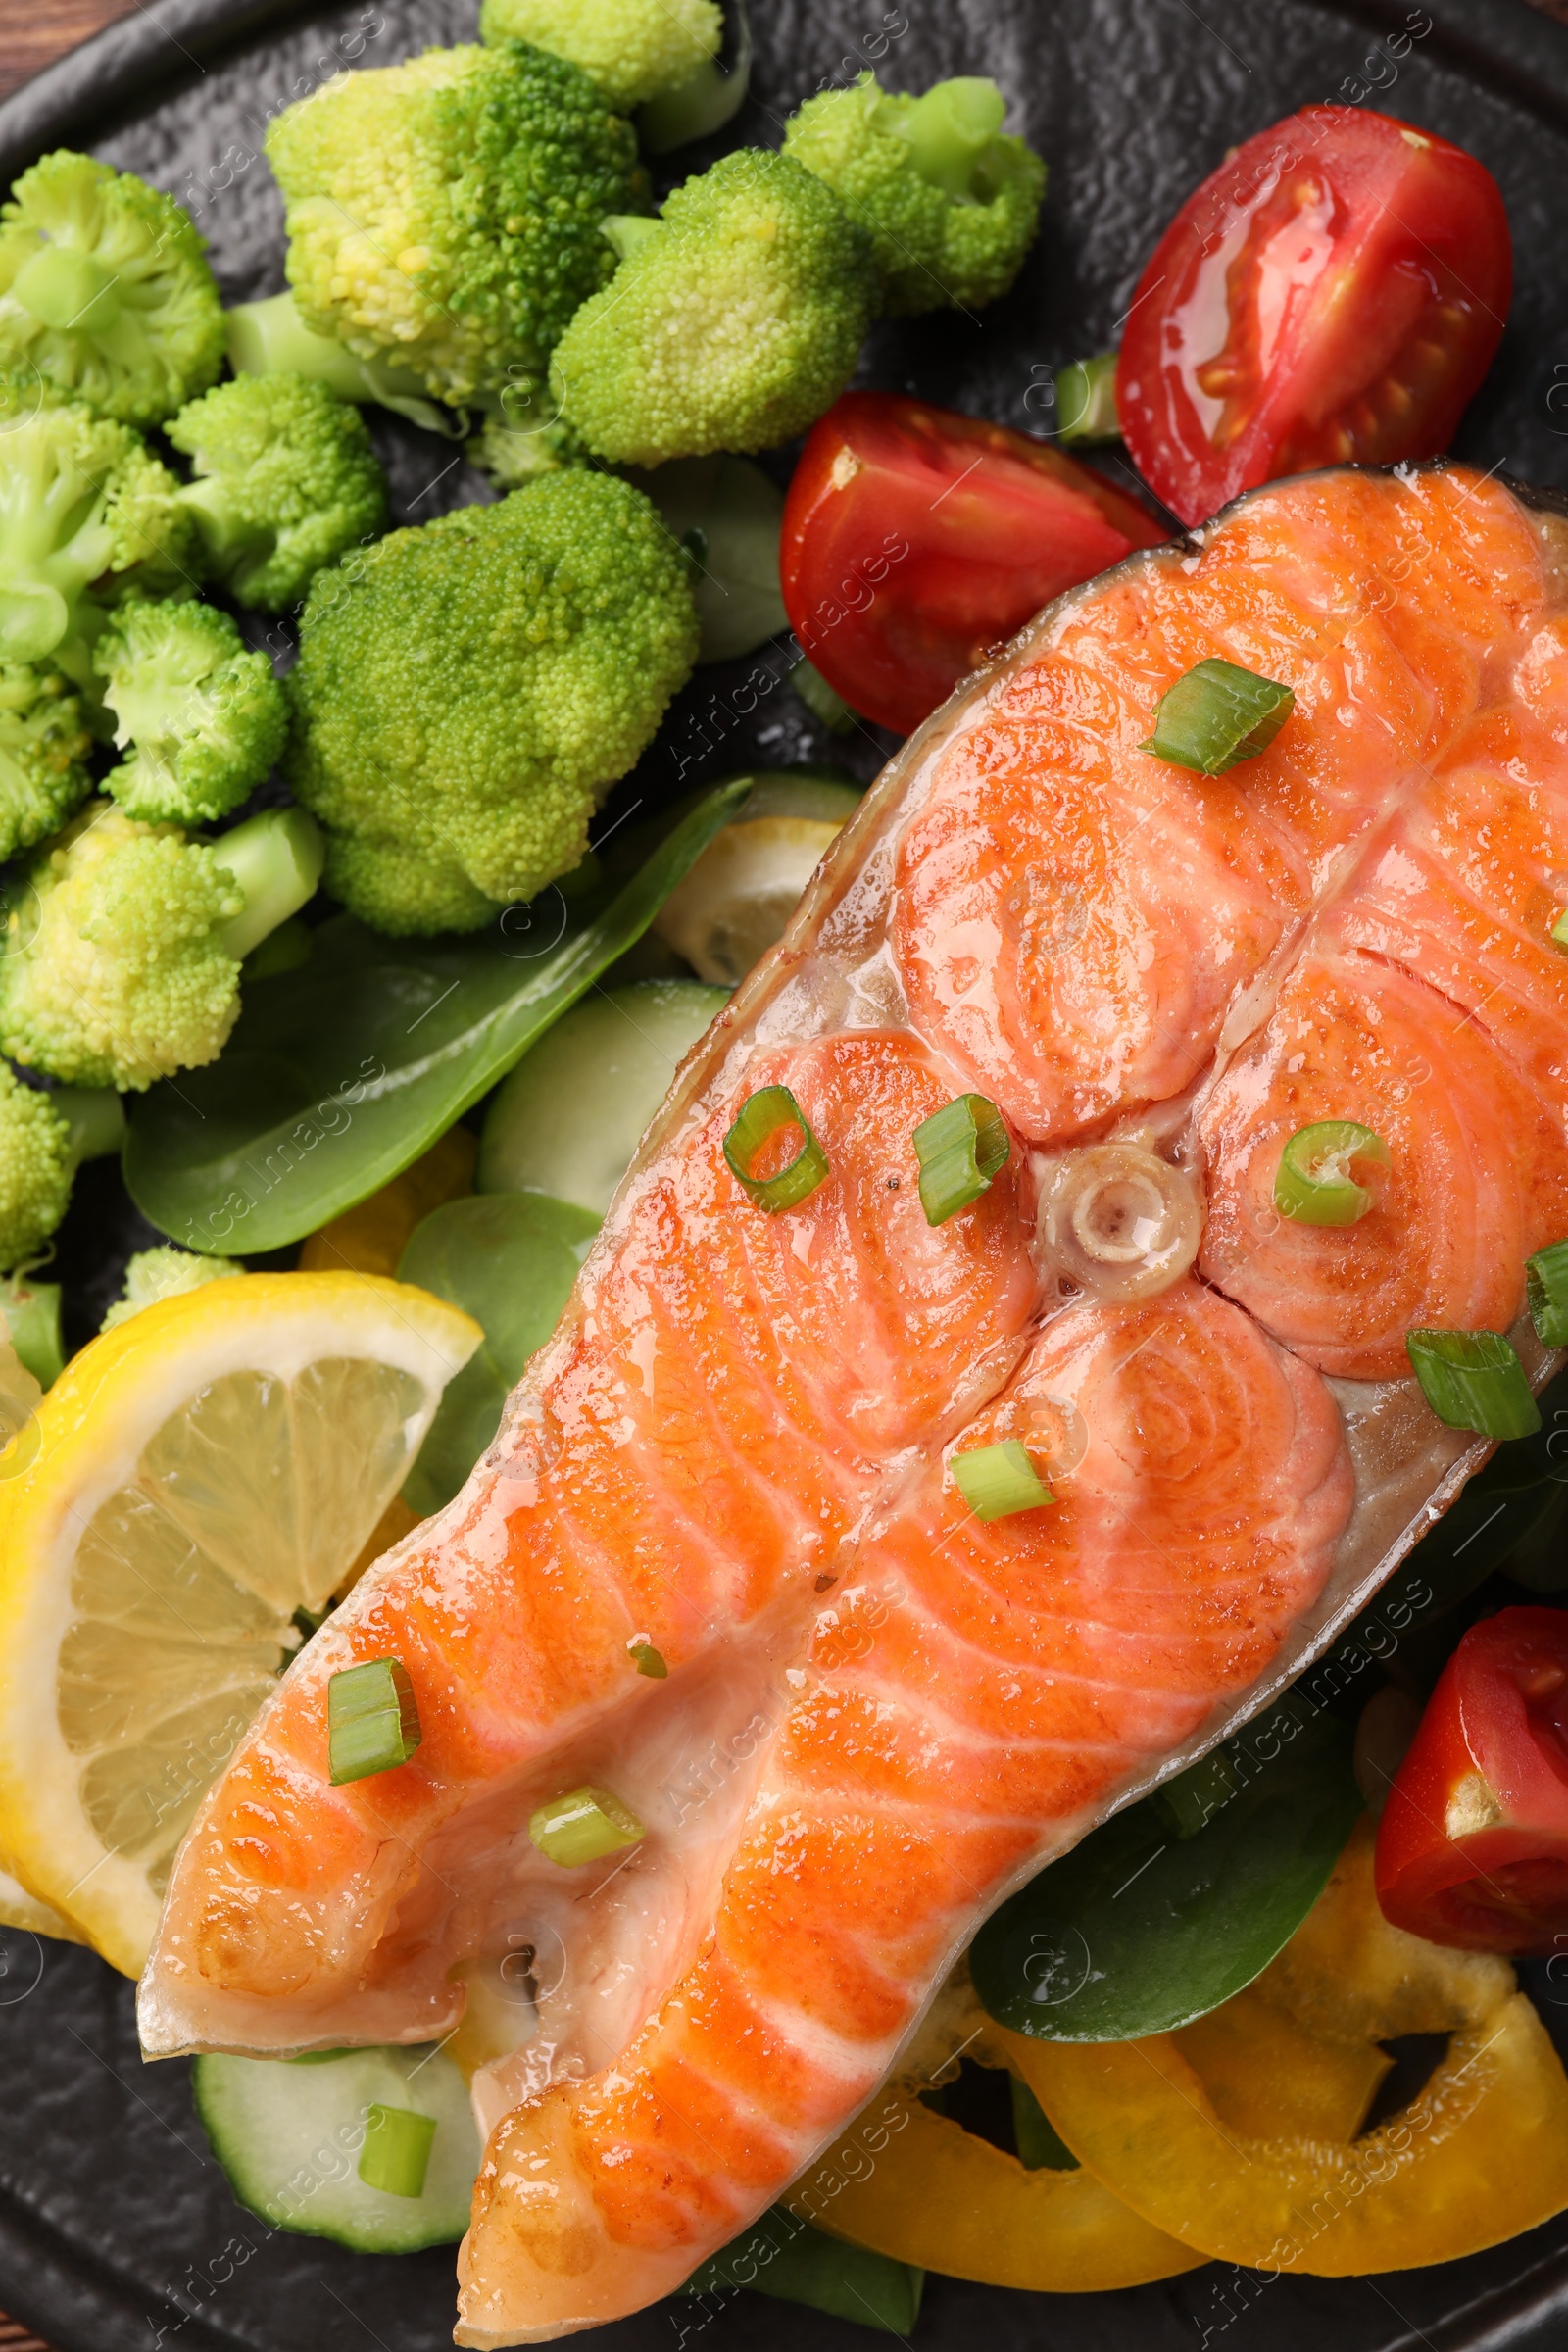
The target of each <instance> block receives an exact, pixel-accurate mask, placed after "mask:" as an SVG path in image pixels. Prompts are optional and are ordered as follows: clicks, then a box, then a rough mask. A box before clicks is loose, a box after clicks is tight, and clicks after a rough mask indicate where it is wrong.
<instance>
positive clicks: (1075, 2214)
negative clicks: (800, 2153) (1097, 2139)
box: [787, 1983, 1204, 2294]
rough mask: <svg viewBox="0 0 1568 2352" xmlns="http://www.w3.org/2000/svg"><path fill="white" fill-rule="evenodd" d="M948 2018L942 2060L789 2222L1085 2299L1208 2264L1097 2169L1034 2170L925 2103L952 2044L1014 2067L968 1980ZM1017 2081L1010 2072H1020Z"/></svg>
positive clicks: (846, 2151) (876, 2113)
mask: <svg viewBox="0 0 1568 2352" xmlns="http://www.w3.org/2000/svg"><path fill="white" fill-rule="evenodd" d="M956 1994H957V1998H956V2001H954V2002H950V2003H949V2005H948V2008H947V2011H946V2020H947V2032H946V2034H945V2037H944V2038H945V2040H946V2043H947V2048H946V2049H945V2050H944V2052H943V2060H945V2062H946V2063H943V2061H942V2060H939V2062H938V2063H937V2064H936V2065H935V2066H934V2067H932V2066H930V2065H929V2064H927V2065H926V2066H925V2067H922V2066H921V2064H920V2063H919V2059H920V2055H921V2053H923V2052H928V2051H929V2048H930V2044H929V2043H927V2042H922V2044H921V2045H920V2050H919V2051H917V2052H916V2053H912V2054H911V2056H912V2058H913V2063H912V2064H911V2066H910V2068H909V2069H907V2070H906V2071H905V2072H904V2073H903V2074H902V2075H900V2076H899V2077H898V2078H896V2079H895V2080H894V2081H893V2082H890V2083H889V2084H888V2085H887V2087H886V2088H885V2089H884V2090H883V2091H882V2092H881V2093H879V2095H878V2096H877V2097H876V2098H875V2099H873V2100H872V2102H871V2104H870V2106H869V2107H867V2108H866V2109H865V2110H864V2112H863V2113H862V2114H861V2115H860V2116H858V2118H857V2120H856V2122H855V2124H854V2125H853V2126H852V2127H851V2129H850V2131H848V2132H847V2133H846V2135H845V2137H844V2138H843V2139H842V2140H841V2141H840V2142H839V2144H838V2145H837V2146H836V2147H835V2148H833V2149H832V2150H831V2152H830V2153H829V2154H828V2155H827V2156H825V2157H823V2158H821V2159H820V2160H819V2161H818V2163H817V2164H815V2165H814V2166H813V2167H812V2168H811V2170H810V2172H809V2174H808V2175H807V2176H806V2178H805V2179H804V2180H801V2181H800V2182H798V2183H797V2185H796V2188H795V2189H794V2191H793V2192H792V2194H791V2195H790V2197H789V2198H788V2200H787V2202H788V2204H789V2206H790V2209H791V2211H792V2212H796V2213H798V2214H800V2215H801V2217H802V2218H803V2219H806V2220H809V2221H812V2222H814V2223H815V2224H816V2225H817V2227H818V2228H819V2229H826V2230H828V2231H830V2232H831V2233H832V2235H834V2236H835V2237H847V2238H849V2239H851V2240H852V2241H853V2242H854V2243H855V2244H856V2245H858V2246H869V2247H871V2248H872V2249H873V2251H875V2252H876V2253H878V2254H890V2255H892V2256H893V2258H894V2260H895V2261H898V2262H910V2263H914V2264H916V2265H917V2266H918V2267H919V2268H921V2269H923V2270H928V2271H943V2272H946V2273H947V2275H948V2276H949V2277H950V2278H973V2279H977V2280H979V2281H980V2282H981V2283H983V2284H985V2285H987V2286H1020V2287H1026V2288H1029V2289H1031V2290H1032V2291H1034V2292H1035V2293H1037V2294H1083V2293H1091V2292H1094V2291H1096V2290H1098V2289H1100V2288H1103V2287H1111V2286H1142V2285H1145V2284H1146V2283H1147V2282H1148V2281H1149V2280H1150V2279H1152V2278H1174V2277H1175V2276H1176V2274H1177V2273H1178V2272H1180V2271H1190V2270H1194V2269H1196V2268H1197V2266H1198V2265H1199V2264H1200V2263H1201V2262H1202V2261H1203V2260H1204V2257H1203V2256H1202V2255H1201V2254H1195V2253H1194V2252H1193V2251H1192V2250H1191V2248H1190V2247H1187V2246H1184V2245H1180V2244H1178V2243H1177V2241H1176V2240H1175V2239H1174V2238H1172V2237H1168V2236H1167V2235H1166V2234H1165V2233H1164V2231H1162V2230H1160V2229H1155V2228H1153V2227H1152V2225H1151V2224H1150V2223H1149V2222H1147V2221H1145V2220H1143V2219H1142V2218H1141V2217H1140V2216H1139V2215H1138V2214H1136V2213H1134V2212H1132V2211H1131V2210H1130V2208H1129V2207H1128V2206H1126V2205H1124V2204H1123V2203H1122V2202H1121V2201H1120V2199H1119V2198H1117V2197H1115V2196H1113V2195H1112V2194H1111V2192H1110V2190H1109V2189H1107V2188H1106V2187H1104V2186H1103V2183H1102V2182H1101V2181H1099V2180H1096V2178H1095V2176H1094V2174H1093V2173H1090V2172H1086V2171H1077V2172H1052V2171H1049V2170H1041V2171H1037V2172H1026V2171H1025V2169H1024V2167H1023V2166H1022V2165H1021V2164H1020V2163H1019V2161H1018V2159H1017V2157H1016V2156H1009V2155H1007V2154H1006V2153H1005V2150H1003V2149H1001V2148H994V2147H993V2146H992V2145H991V2143H990V2142H989V2141H988V2140H984V2139H977V2138H976V2137H975V2136H974V2134H973V2133H972V2132H969V2131H964V2129H963V2127H962V2125H961V2124H956V2123H955V2122H954V2121H953V2120H952V2119H951V2118H950V2117H948V2116H945V2115H937V2114H934V2113H933V2111H932V2110H931V2109H930V2108H929V2107H925V2106H922V2105H921V2103H920V2097H919V2093H920V2091H921V2090H923V2089H926V2088H928V2087H930V2086H931V2085H932V2083H933V2082H935V2083H940V2082H942V2081H943V2080H949V2081H951V2080H952V2077H953V2074H954V2073H955V2072H956V2068H955V2067H954V2066H953V2063H952V2060H953V2053H954V2050H955V2048H956V2047H961V2049H962V2054H963V2055H964V2056H965V2057H966V2058H973V2059H974V2060H976V2061H977V2063H978V2064H980V2065H982V2066H1009V2067H1011V2066H1012V2064H1013V2062H1012V2059H1011V2058H1010V2056H1008V2055H1007V2050H1008V2049H1010V2047H1011V2045H1012V2043H1013V2042H1014V2041H1015V2040H1016V2039H1017V2036H1016V2035H1013V2034H1003V2032H1002V2030H1001V2028H1000V2027H998V2026H995V2025H993V2024H992V2022H991V2020H990V2019H989V2018H988V2017H986V2016H985V2014H984V2012H983V2011H982V2010H981V2009H980V2007H979V2005H978V2003H977V2002H976V2001H975V1999H974V1996H973V1993H972V1992H971V1991H970V1990H969V1988H968V1986H967V1984H966V1983H965V1984H964V1985H962V1986H961V1987H957V1988H956ZM1013 2071H1014V2072H1016V2071H1017V2069H1016V2068H1014V2069H1013Z"/></svg>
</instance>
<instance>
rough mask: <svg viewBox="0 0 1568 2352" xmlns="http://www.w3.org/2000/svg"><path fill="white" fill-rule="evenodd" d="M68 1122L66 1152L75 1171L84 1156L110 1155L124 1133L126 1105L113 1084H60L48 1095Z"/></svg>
mask: <svg viewBox="0 0 1568 2352" xmlns="http://www.w3.org/2000/svg"><path fill="white" fill-rule="evenodd" d="M49 1100H50V1102H51V1103H52V1104H53V1105H54V1107H55V1109H56V1110H57V1111H58V1112H59V1113H60V1116H61V1117H62V1118H63V1119H64V1120H65V1122H66V1152H67V1155H68V1157H69V1159H70V1162H71V1169H72V1173H73V1174H74V1173H75V1171H76V1169H77V1168H79V1167H80V1165H81V1163H82V1161H83V1160H84V1159H107V1158H108V1156H109V1154H110V1152H118V1151H119V1150H120V1147H121V1145H122V1143H123V1141H124V1135H125V1108H124V1104H123V1103H122V1102H121V1100H120V1097H119V1096H118V1095H117V1094H116V1092H115V1090H114V1088H113V1087H112V1086H57V1087H55V1088H54V1089H53V1090H52V1092H51V1094H50V1097H49Z"/></svg>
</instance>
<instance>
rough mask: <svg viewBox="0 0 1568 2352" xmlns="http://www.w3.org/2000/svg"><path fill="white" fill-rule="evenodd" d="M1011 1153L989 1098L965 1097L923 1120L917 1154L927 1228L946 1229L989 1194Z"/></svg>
mask: <svg viewBox="0 0 1568 2352" xmlns="http://www.w3.org/2000/svg"><path fill="white" fill-rule="evenodd" d="M1011 1149H1012V1147H1011V1145H1010V1144H1009V1143H1008V1141H1007V1130H1006V1128H1005V1126H1004V1125H1003V1123H1002V1113H1001V1111H1000V1110H998V1108H997V1106H996V1104H995V1103H988V1102H987V1101H986V1098H985V1096H984V1095H959V1096H958V1097H957V1099H956V1101H955V1102H952V1103H944V1104H943V1106H942V1108H941V1109H940V1110H934V1111H933V1112H932V1113H931V1116H930V1117H929V1118H928V1119H922V1120H921V1121H920V1124H919V1126H918V1127H917V1128H916V1129H915V1131H914V1152H915V1157H916V1158H917V1159H918V1160H919V1162H920V1206H921V1207H922V1208H923V1209H924V1210H925V1221H926V1223H927V1224H928V1225H941V1224H943V1223H944V1222H945V1221H946V1220H947V1219H948V1218H949V1217H951V1216H953V1215H955V1214H956V1211H957V1210H958V1209H960V1208H967V1207H968V1205H969V1203H970V1201H978V1200H979V1198H980V1196H981V1194H982V1193H985V1192H989V1191H990V1189H991V1179H992V1177H993V1176H996V1175H998V1174H1000V1172H1001V1170H1002V1169H1004V1168H1005V1166H1006V1164H1007V1156H1008V1153H1009V1152H1010V1151H1011Z"/></svg>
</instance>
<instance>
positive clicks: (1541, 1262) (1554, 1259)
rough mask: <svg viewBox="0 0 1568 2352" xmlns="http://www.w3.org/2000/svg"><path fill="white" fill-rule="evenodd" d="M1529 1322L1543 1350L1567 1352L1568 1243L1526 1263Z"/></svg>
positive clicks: (1554, 1247)
mask: <svg viewBox="0 0 1568 2352" xmlns="http://www.w3.org/2000/svg"><path fill="white" fill-rule="evenodd" d="M1525 1292H1526V1296H1527V1298H1528V1299H1529V1301H1530V1320H1531V1322H1532V1323H1534V1325H1535V1327H1536V1337H1537V1339H1538V1340H1540V1342H1541V1344H1542V1346H1543V1347H1544V1348H1568V1242H1553V1243H1552V1245H1551V1247H1550V1248H1549V1249H1548V1250H1537V1251H1536V1254H1535V1256H1534V1257H1531V1258H1527V1259H1526V1260H1525Z"/></svg>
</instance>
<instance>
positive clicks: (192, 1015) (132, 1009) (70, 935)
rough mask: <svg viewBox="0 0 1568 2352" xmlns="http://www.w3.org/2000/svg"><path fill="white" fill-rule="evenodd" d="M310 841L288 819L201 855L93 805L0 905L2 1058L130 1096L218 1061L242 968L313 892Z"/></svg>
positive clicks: (267, 820) (312, 834) (165, 833)
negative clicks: (0, 924)
mask: <svg viewBox="0 0 1568 2352" xmlns="http://www.w3.org/2000/svg"><path fill="white" fill-rule="evenodd" d="M316 842H317V836H316V828H315V826H314V825H312V823H311V820H310V818H309V817H307V816H306V815H305V813H304V811H303V810H302V809H268V810H267V811H266V812H265V814H263V815H261V816H257V817H252V818H250V820H249V821H248V822H247V823H246V824H243V825H238V826H236V827H235V829H234V831H233V832H232V833H228V834H225V835H224V836H223V837H222V839H221V841H219V842H217V843H213V844H209V843H206V842H194V841H187V840H186V839H185V837H184V835H183V834H182V833H181V832H180V831H179V830H178V829H177V828H176V827H174V826H172V825H156V826H155V825H144V824H138V823H137V822H136V820H135V819H134V818H133V817H129V816H126V815H125V813H124V811H123V809H117V808H116V807H115V805H114V803H113V802H112V801H89V802H88V804H87V806H86V808H85V809H82V810H81V811H80V813H79V814H78V815H77V816H76V817H75V818H73V821H72V822H71V823H70V824H69V825H68V826H67V827H66V829H65V831H64V832H63V833H61V834H60V835H59V836H58V837H57V839H55V840H54V841H52V842H50V843H49V844H47V845H46V847H45V848H44V849H43V850H41V851H40V852H39V854H38V856H37V857H36V858H33V859H32V861H31V863H30V864H29V865H28V866H27V867H25V869H24V870H23V872H22V874H21V875H20V877H19V878H18V879H16V880H15V881H14V882H13V884H12V887H11V889H10V891H9V893H8V894H7V895H8V907H7V915H6V931H5V939H4V942H3V948H0V1052H3V1053H5V1054H9V1055H10V1056H11V1058H12V1060H13V1061H20V1062H22V1063H24V1064H25V1065H26V1066H28V1067H30V1068H33V1069H39V1070H44V1071H47V1072H48V1073H49V1074H50V1075H51V1076H53V1077H56V1078H63V1079H65V1080H67V1081H68V1082H70V1083H72V1084H74V1085H78V1086H112V1087H117V1088H119V1089H121V1090H122V1091H125V1090H133V1091H135V1092H138V1093H139V1092H141V1091H143V1090H144V1089H145V1088H147V1087H149V1086H151V1085H152V1084H153V1082H154V1080H155V1079H158V1078H167V1077H169V1076H171V1075H172V1073H173V1072H174V1071H175V1070H179V1069H189V1068H195V1067H198V1066H199V1065H200V1064H201V1063H203V1062H207V1061H212V1060H213V1059H214V1058H215V1057H216V1056H217V1055H218V1054H220V1053H221V1051H222V1048H223V1044H224V1041H225V1040H226V1038H227V1036H228V1033H229V1031H230V1029H232V1027H233V1026H234V1021H235V1018H236V1016H237V1015H238V1012H239V991H238V985H237V983H238V980H239V967H240V962H241V960H242V958H243V957H244V956H246V955H247V954H248V953H249V951H250V949H251V948H252V947H254V946H255V945H256V944H257V942H258V941H259V940H260V939H262V938H265V936H266V935H267V933H268V932H269V931H270V930H271V929H272V928H273V927H274V926H275V925H276V924H277V923H280V922H282V921H284V920H285V919H286V917H287V916H289V915H291V914H293V913H295V912H296V911H297V909H298V908H299V907H302V906H303V905H304V904H305V901H306V900H307V899H308V898H309V897H310V895H311V893H312V891H313V890H314V889H315V887H316V881H317V877H318V875H319V871H320V859H319V845H318V846H317V847H316V849H315V855H314V857H313V856H312V854H311V852H312V845H313V844H315V843H316ZM302 853H303V854H302Z"/></svg>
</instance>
